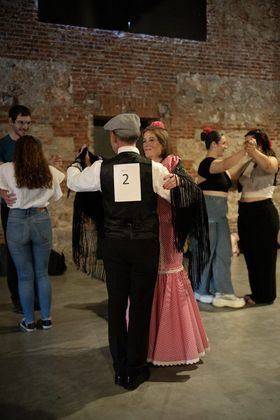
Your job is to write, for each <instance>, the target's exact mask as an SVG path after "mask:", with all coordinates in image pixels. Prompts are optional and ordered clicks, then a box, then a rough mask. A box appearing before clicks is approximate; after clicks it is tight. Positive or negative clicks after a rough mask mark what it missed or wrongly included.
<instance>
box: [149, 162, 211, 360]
mask: <svg viewBox="0 0 280 420" xmlns="http://www.w3.org/2000/svg"><path fill="white" fill-rule="evenodd" d="M162 163H163V165H164V166H166V167H167V169H168V170H169V171H172V170H173V169H174V167H175V166H176V165H177V163H178V158H177V157H176V156H172V155H171V156H168V157H167V158H166V159H165V160H164V161H163V162H162ZM158 215H159V222H160V264H159V274H158V279H157V282H156V286H155V292H154V299H153V306H152V315H151V322H150V336H149V349H148V359H147V360H148V361H149V362H152V363H153V364H154V365H159V366H172V365H181V364H192V363H197V362H198V361H199V359H200V358H201V356H203V355H204V354H205V350H206V349H207V348H208V339H207V336H206V333H205V330H204V327H203V324H202V320H201V317H200V313H199V309H198V306H197V303H196V300H195V298H194V294H193V290H192V287H191V283H190V280H189V278H188V275H187V272H186V271H185V269H184V267H183V254H182V253H179V252H177V250H176V248H175V246H174V231H173V227H172V222H171V220H172V219H171V207H170V204H169V203H168V202H167V201H165V200H163V199H162V198H160V197H159V198H158Z"/></svg>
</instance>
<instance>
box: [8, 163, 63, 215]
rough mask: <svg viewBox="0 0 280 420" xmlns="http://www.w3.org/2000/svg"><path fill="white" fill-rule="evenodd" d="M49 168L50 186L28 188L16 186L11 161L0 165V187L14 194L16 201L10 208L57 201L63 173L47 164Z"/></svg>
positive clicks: (26, 207) (46, 204) (35, 205)
mask: <svg viewBox="0 0 280 420" xmlns="http://www.w3.org/2000/svg"><path fill="white" fill-rule="evenodd" d="M49 168H50V171H51V174H52V177H53V184H52V188H34V189H29V188H26V187H22V188H18V187H17V185H16V178H15V171H14V164H13V162H8V163H4V164H3V165H0V189H3V190H8V191H9V193H11V194H15V195H16V201H15V203H14V204H13V205H12V206H10V208H13V209H16V208H17V209H29V208H30V207H46V206H48V205H49V204H50V200H51V199H52V200H54V201H57V200H59V199H60V198H61V197H62V195H63V193H62V191H61V187H60V184H61V182H62V181H63V179H64V178H65V175H64V173H63V172H61V171H59V170H58V169H56V168H55V167H53V166H50V165H49Z"/></svg>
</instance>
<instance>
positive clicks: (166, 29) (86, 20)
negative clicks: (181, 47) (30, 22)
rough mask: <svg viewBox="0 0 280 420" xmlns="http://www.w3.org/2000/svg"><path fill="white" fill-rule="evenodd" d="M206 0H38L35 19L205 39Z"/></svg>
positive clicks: (155, 34) (164, 35) (148, 33)
mask: <svg viewBox="0 0 280 420" xmlns="http://www.w3.org/2000/svg"><path fill="white" fill-rule="evenodd" d="M206 6H207V0H130V1H128V0H77V1H69V0H59V1H57V0H38V10H39V20H40V21H42V22H50V23H57V24H64V25H74V26H82V27H91V28H98V29H105V30H111V31H124V32H132V33H137V34H143V35H154V36H163V37H172V38H183V39H192V40H198V41H205V40H206V34H207V29H206Z"/></svg>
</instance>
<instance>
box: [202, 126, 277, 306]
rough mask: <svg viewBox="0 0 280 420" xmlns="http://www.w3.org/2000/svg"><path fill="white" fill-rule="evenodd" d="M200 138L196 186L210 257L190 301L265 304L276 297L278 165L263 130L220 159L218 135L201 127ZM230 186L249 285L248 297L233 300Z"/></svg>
mask: <svg viewBox="0 0 280 420" xmlns="http://www.w3.org/2000/svg"><path fill="white" fill-rule="evenodd" d="M201 140H202V141H203V142H205V147H206V150H207V155H206V157H205V159H203V160H202V162H201V163H200V165H199V168H198V175H199V177H198V182H199V186H200V187H201V189H202V190H203V193H204V195H205V201H206V206H207V212H208V220H209V238H210V249H211V255H210V259H209V262H208V264H207V265H206V267H205V269H204V271H203V274H202V276H201V282H200V286H199V287H198V288H197V289H196V293H195V296H196V299H197V300H199V301H200V302H203V303H212V304H213V305H214V306H216V307H230V308H241V307H243V306H244V305H245V303H247V304H249V305H255V304H271V303H273V302H274V300H275V298H276V259H277V247H278V244H277V236H278V231H279V215H278V212H277V209H276V207H275V205H274V203H273V201H272V196H273V192H274V189H275V185H276V176H277V172H278V165H279V164H278V160H277V158H276V155H275V152H274V151H273V149H272V144H271V141H269V139H268V136H267V134H266V133H265V132H264V131H263V130H260V129H254V130H250V131H248V132H247V133H246V135H245V142H244V145H243V147H242V148H241V149H240V150H239V151H237V152H236V153H233V154H232V155H230V156H228V157H226V158H222V157H223V154H224V151H225V149H226V148H227V142H226V138H225V136H224V135H223V134H221V133H219V132H218V131H216V130H213V129H211V128H206V129H204V131H203V132H202V133H201ZM236 165H237V166H236ZM234 182H235V183H237V184H238V189H239V191H240V192H241V197H240V200H239V203H238V207H239V208H238V210H239V211H238V221H237V224H238V234H239V238H240V246H241V249H242V252H243V254H244V257H245V261H246V265H247V269H248V274H249V283H250V287H251V293H249V294H247V295H245V296H244V298H239V297H237V296H235V294H234V290H233V286H232V282H231V269H230V268H231V256H232V249H231V239H230V229H229V224H228V220H227V206H228V204H227V196H228V191H229V189H230V188H231V187H232V185H233V183H234Z"/></svg>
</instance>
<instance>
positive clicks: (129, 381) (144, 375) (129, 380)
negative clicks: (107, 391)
mask: <svg viewBox="0 0 280 420" xmlns="http://www.w3.org/2000/svg"><path fill="white" fill-rule="evenodd" d="M149 378H150V370H149V368H148V367H147V366H145V367H144V368H143V369H142V370H141V371H140V372H139V373H138V374H137V375H135V376H127V377H126V380H125V383H124V385H123V386H124V388H125V389H127V390H129V391H134V389H136V388H138V386H139V385H141V384H142V383H143V382H145V381H147V380H148V379H149Z"/></svg>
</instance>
